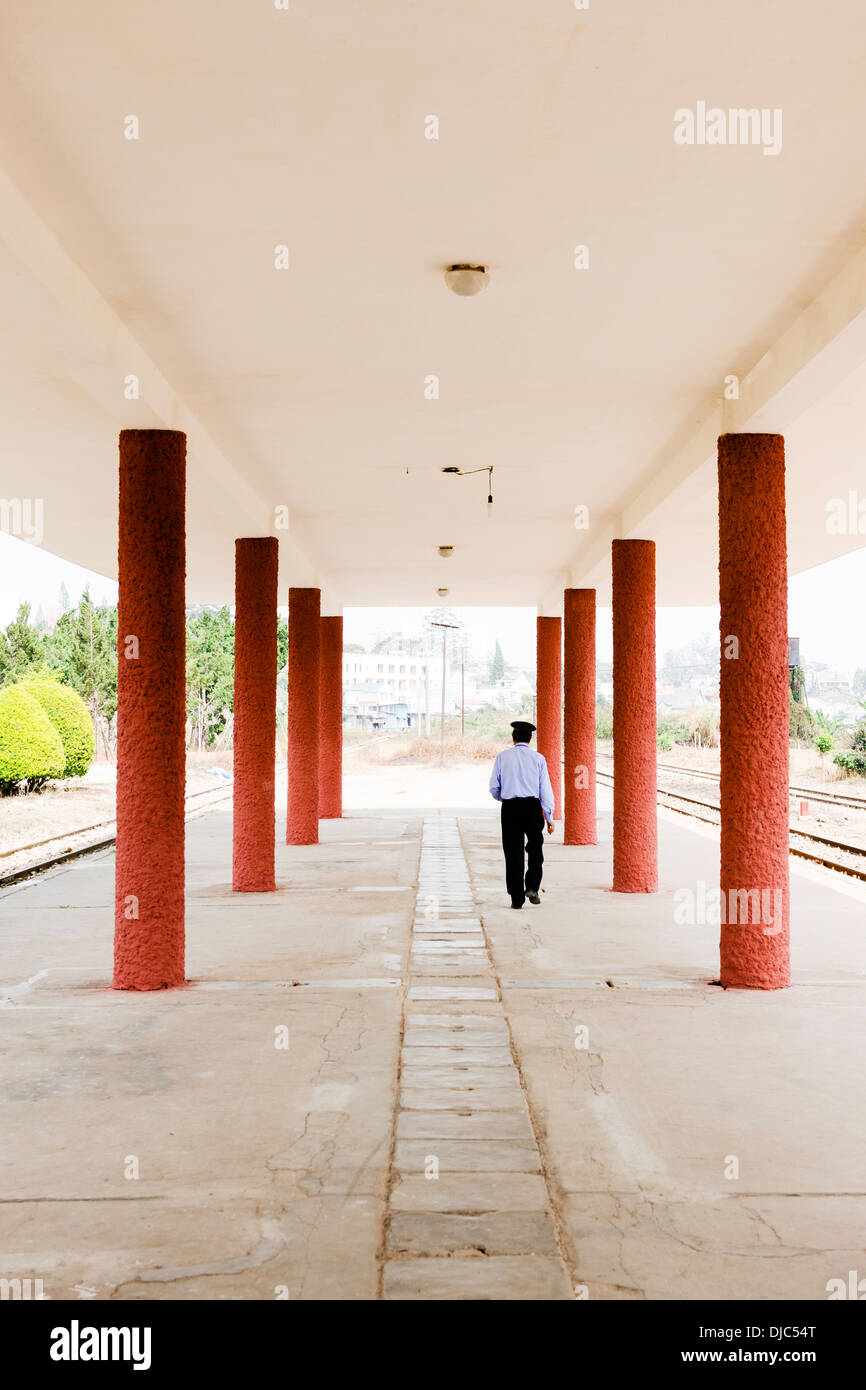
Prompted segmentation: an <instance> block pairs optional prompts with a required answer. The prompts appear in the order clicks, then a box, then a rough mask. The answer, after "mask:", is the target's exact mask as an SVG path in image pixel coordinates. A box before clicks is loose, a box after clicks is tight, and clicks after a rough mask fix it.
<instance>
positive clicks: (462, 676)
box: [460, 646, 466, 739]
mask: <svg viewBox="0 0 866 1390" xmlns="http://www.w3.org/2000/svg"><path fill="white" fill-rule="evenodd" d="M460 737H461V739H464V738H465V737H466V647H465V646H462V647H461V648H460Z"/></svg>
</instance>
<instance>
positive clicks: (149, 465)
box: [114, 430, 186, 989]
mask: <svg viewBox="0 0 866 1390" xmlns="http://www.w3.org/2000/svg"><path fill="white" fill-rule="evenodd" d="M185 486H186V435H184V434H181V433H180V432H179V431H178V430H122V431H121V434H120V499H119V500H120V513H119V526H118V564H117V573H118V581H119V596H118V605H117V611H118V618H117V856H116V860H115V931H114V988H115V989H167V988H169V987H170V986H172V985H181V984H183V980H184V781H185V772H186V748H185V737H184V735H185V726H186V619H185V614H184V579H185V548H186V546H185V542H186V536H185Z"/></svg>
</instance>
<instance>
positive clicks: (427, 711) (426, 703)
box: [424, 652, 430, 738]
mask: <svg viewBox="0 0 866 1390" xmlns="http://www.w3.org/2000/svg"><path fill="white" fill-rule="evenodd" d="M424 732H425V733H426V735H427V737H428V738H429V737H430V653H429V652H427V653H426V654H425V656H424Z"/></svg>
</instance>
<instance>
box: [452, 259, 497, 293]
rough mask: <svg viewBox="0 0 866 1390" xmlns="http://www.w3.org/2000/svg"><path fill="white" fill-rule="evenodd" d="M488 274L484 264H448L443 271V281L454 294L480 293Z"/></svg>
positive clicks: (488, 276)
mask: <svg viewBox="0 0 866 1390" xmlns="http://www.w3.org/2000/svg"><path fill="white" fill-rule="evenodd" d="M489 279H490V274H489V272H488V270H487V267H486V266H484V265H465V264H458V265H449V266H448V269H447V270H446V271H445V283H446V285H447V286H448V288H449V290H453V291H454V293H455V294H459V295H470V294H480V293H481V291H482V290H483V289H484V287H485V285H486V284H487V281H488V280H489Z"/></svg>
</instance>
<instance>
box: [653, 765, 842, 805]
mask: <svg viewBox="0 0 866 1390" xmlns="http://www.w3.org/2000/svg"><path fill="white" fill-rule="evenodd" d="M657 768H658V771H659V772H673V773H675V774H676V775H677V776H679V777H695V778H700V779H703V780H704V781H708V782H716V783H718V780H719V774H718V773H717V772H707V771H706V770H705V769H703V768H690V767H688V768H687V767H678V766H677V765H676V763H658V764H657ZM789 791H790V793H791V796H792V797H795V796H798V797H799V796H802V797H807V798H808V800H809V801H820V802H823V803H825V804H826V805H828V806H845V807H849V808H850V809H852V810H855V811H866V796H854V795H853V793H851V792H831V791H823V790H820V789H818V788H815V787H798V786H795V785H791V786H790V787H789Z"/></svg>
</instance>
